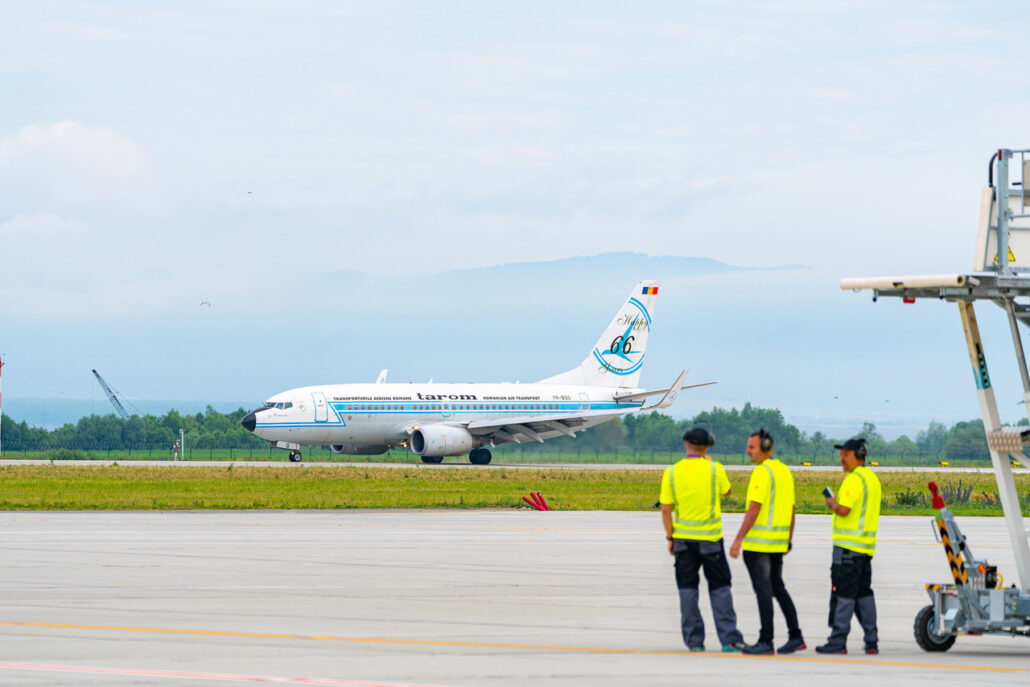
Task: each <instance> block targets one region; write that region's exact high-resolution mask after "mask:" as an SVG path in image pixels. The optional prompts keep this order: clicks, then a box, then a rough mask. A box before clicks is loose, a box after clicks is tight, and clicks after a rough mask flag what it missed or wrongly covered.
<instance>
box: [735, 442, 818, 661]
mask: <svg viewBox="0 0 1030 687" xmlns="http://www.w3.org/2000/svg"><path fill="white" fill-rule="evenodd" d="M746 451H747V455H748V458H750V459H751V462H752V463H753V464H754V465H755V468H754V470H752V471H751V479H750V480H749V481H748V485H747V504H748V506H747V512H745V514H744V522H743V523H741V525H740V531H738V532H737V538H736V539H734V540H733V545H732V546H730V556H731V557H732V558H737V557H738V556H739V555H740V551H741V549H743V550H744V564H745V565H746V566H747V572H748V574H749V575H750V576H751V587H752V588H753V589H754V590H755V596H756V597H757V598H758V616H759V618H761V622H762V627H761V630H760V631H759V634H758V641H757V642H755V643H754V644H749V645H748V646H745V647H744V649H743V653H745V654H772V653H775V652H776V651H779V652H780V653H781V654H792V653H794V652H795V651H801V650H802V649H805V648H807V647H806V646H805V640H804V638H803V637H802V635H801V628H800V627H799V626H798V612H797V610H796V609H795V608H794V601H793V600H792V599H791V598H790V594H789V593H787V588H786V586H785V585H784V584H783V556H784V555H785V554H786V553H787V552H788V551H790V549H791V541H792V539H793V537H794V477H793V476H792V475H791V474H790V468H788V467H787V466H786V465H784V464H783V463H782V462H781V461H779V460H777V459H776V458H773V438H772V435H771V434H769V433H768V432H766V431H765V429H760V430H758V431H757V432H755V433H754V434H752V435H751V436H750V437H748V440H747V449H746ZM774 597H775V599H776V601H777V602H778V603H779V604H780V610H781V611H783V617H784V618H786V620H787V631H788V637H787V643H786V644H784V645H783V646H781V647H780V648H779V649H778V650H777V649H774V648H773V643H772V641H773V598H774Z"/></svg>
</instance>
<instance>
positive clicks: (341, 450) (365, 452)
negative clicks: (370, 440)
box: [329, 444, 390, 456]
mask: <svg viewBox="0 0 1030 687" xmlns="http://www.w3.org/2000/svg"><path fill="white" fill-rule="evenodd" d="M329 448H330V449H332V451H333V453H337V454H342V455H345V456H378V455H380V454H382V453H386V452H387V451H389V450H390V447H389V446H377V445H372V446H343V445H341V444H335V445H333V446H330V447H329Z"/></svg>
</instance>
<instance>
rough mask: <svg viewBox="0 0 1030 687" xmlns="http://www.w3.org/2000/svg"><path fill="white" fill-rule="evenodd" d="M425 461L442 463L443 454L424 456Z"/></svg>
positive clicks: (423, 460)
mask: <svg viewBox="0 0 1030 687" xmlns="http://www.w3.org/2000/svg"><path fill="white" fill-rule="evenodd" d="M422 462H423V463H442V462H443V456H422Z"/></svg>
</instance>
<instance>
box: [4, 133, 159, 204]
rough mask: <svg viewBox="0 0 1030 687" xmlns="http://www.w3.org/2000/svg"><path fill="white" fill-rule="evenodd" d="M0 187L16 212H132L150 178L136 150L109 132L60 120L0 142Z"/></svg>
mask: <svg viewBox="0 0 1030 687" xmlns="http://www.w3.org/2000/svg"><path fill="white" fill-rule="evenodd" d="M0 183H2V184H3V185H4V186H6V187H7V192H6V193H5V195H7V196H8V199H7V202H8V203H13V204H15V207H16V209H17V210H20V211H22V212H38V211H54V210H59V209H61V208H69V207H73V208H74V207H98V206H100V207H105V208H108V209H111V206H115V207H116V208H121V209H126V208H130V209H138V208H140V207H142V206H143V204H144V203H146V202H149V201H150V199H151V196H152V195H153V194H152V190H153V179H152V174H151V172H150V170H149V167H148V164H147V158H146V155H145V153H144V151H143V149H142V148H140V146H138V145H137V144H136V143H134V142H133V141H131V140H130V139H128V138H125V137H124V136H119V135H118V134H116V133H114V132H113V131H111V130H110V129H90V128H87V127H85V126H83V125H82V124H80V123H79V122H74V121H70V120H65V121H61V122H57V123H56V124H52V125H50V126H46V127H40V126H27V127H25V128H23V129H22V130H21V131H19V132H18V133H17V134H15V135H14V136H11V137H9V138H6V139H2V140H0Z"/></svg>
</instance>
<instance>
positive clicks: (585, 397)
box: [579, 391, 590, 410]
mask: <svg viewBox="0 0 1030 687" xmlns="http://www.w3.org/2000/svg"><path fill="white" fill-rule="evenodd" d="M579 408H580V410H590V395H589V394H586V393H584V392H582V391H581V392H580V393H579Z"/></svg>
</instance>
